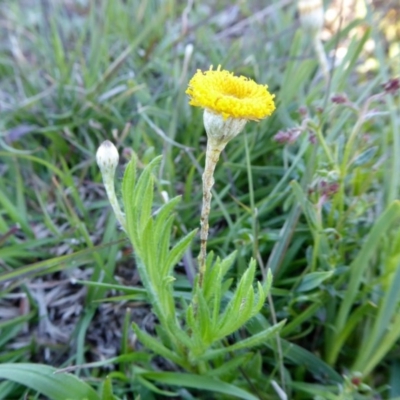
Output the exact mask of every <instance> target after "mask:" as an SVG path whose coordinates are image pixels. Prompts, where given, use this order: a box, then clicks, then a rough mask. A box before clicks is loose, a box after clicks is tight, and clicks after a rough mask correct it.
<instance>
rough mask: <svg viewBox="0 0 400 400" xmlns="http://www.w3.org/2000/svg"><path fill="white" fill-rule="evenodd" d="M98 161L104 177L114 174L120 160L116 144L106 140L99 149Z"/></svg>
mask: <svg viewBox="0 0 400 400" xmlns="http://www.w3.org/2000/svg"><path fill="white" fill-rule="evenodd" d="M96 161H97V165H98V166H99V168H100V171H101V174H102V175H103V178H104V175H106V176H107V175H111V176H114V173H115V169H116V168H117V165H118V161H119V154H118V150H117V148H116V147H115V146H114V144H113V143H111V142H110V141H109V140H105V141H104V142H103V143H102V144H101V145H100V147H99V148H98V149H97V153H96Z"/></svg>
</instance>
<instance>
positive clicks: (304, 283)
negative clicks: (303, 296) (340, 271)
mask: <svg viewBox="0 0 400 400" xmlns="http://www.w3.org/2000/svg"><path fill="white" fill-rule="evenodd" d="M332 275H333V271H320V272H311V273H309V274H307V275H305V276H304V277H303V279H302V280H301V282H300V285H299V286H298V287H297V289H296V292H308V291H310V290H313V289H315V288H317V287H319V286H320V285H321V284H322V282H324V281H326V280H327V279H329V278H330V277H331V276H332Z"/></svg>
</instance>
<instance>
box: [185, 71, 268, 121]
mask: <svg viewBox="0 0 400 400" xmlns="http://www.w3.org/2000/svg"><path fill="white" fill-rule="evenodd" d="M186 94H187V95H189V97H190V102H189V104H190V105H192V106H195V107H203V108H205V109H208V110H209V111H211V112H214V113H216V114H220V115H222V117H223V118H224V119H227V118H228V117H231V118H240V119H246V120H255V121H258V120H260V119H263V118H265V117H268V116H269V115H271V114H272V113H273V112H274V110H275V104H274V97H275V95H271V93H269V92H268V86H267V85H258V84H257V83H255V82H254V81H253V80H251V79H248V78H246V77H244V76H234V75H233V73H232V72H229V71H225V70H222V71H221V66H219V67H218V68H217V70H216V71H213V69H212V67H210V70H209V71H205V72H203V71H201V70H197V72H196V73H195V74H194V76H193V78H192V79H191V80H190V82H189V87H188V89H187V90H186Z"/></svg>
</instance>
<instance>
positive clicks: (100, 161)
mask: <svg viewBox="0 0 400 400" xmlns="http://www.w3.org/2000/svg"><path fill="white" fill-rule="evenodd" d="M96 161H97V165H98V166H99V168H100V171H101V175H102V177H103V183H104V187H105V189H106V192H107V197H108V200H109V201H110V204H111V207H112V209H113V211H114V214H115V217H116V218H117V220H118V222H119V223H120V224H121V226H122V229H124V230H126V220H125V216H124V214H123V212H122V211H121V208H120V206H119V203H118V199H117V196H116V195H115V188H114V175H115V170H116V168H117V165H118V161H119V154H118V150H117V148H116V147H115V146H114V145H113V143H111V142H110V141H109V140H106V141H104V142H103V143H102V144H101V145H100V147H99V148H98V149H97V153H96Z"/></svg>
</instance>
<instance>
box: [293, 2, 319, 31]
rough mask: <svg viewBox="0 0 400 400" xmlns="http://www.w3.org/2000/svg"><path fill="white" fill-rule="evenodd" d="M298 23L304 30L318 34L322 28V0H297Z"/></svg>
mask: <svg viewBox="0 0 400 400" xmlns="http://www.w3.org/2000/svg"><path fill="white" fill-rule="evenodd" d="M297 5H298V9H299V14H300V22H301V25H302V27H303V28H304V29H307V30H310V31H313V32H318V31H320V30H321V29H322V27H323V26H324V9H323V6H322V0H299V1H298V3H297Z"/></svg>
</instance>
